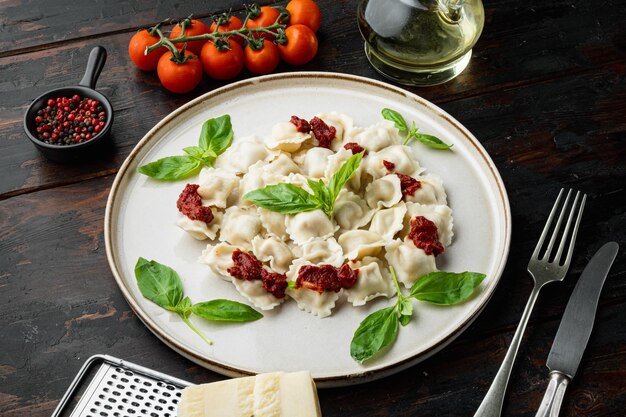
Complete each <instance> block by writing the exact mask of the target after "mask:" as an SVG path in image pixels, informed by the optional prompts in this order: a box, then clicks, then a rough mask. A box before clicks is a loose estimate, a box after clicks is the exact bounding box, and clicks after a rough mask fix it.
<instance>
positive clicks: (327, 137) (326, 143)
mask: <svg viewBox="0 0 626 417" xmlns="http://www.w3.org/2000/svg"><path fill="white" fill-rule="evenodd" d="M309 123H310V124H311V131H313V134H314V135H315V138H316V139H317V140H318V141H319V142H320V147H322V148H326V149H330V142H332V140H333V139H334V138H335V135H336V134H337V129H335V128H334V127H333V126H328V125H327V124H326V123H324V121H323V120H322V119H320V118H319V117H314V118H312V119H311V121H310V122H309Z"/></svg>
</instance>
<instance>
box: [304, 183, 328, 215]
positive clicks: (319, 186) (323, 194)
mask: <svg viewBox="0 0 626 417" xmlns="http://www.w3.org/2000/svg"><path fill="white" fill-rule="evenodd" d="M307 183H308V184H309V187H311V190H313V194H314V196H315V198H317V199H318V200H319V201H320V202H321V203H322V210H324V212H325V213H326V214H327V215H328V216H330V215H331V214H332V205H333V202H332V201H331V198H330V192H329V191H328V187H326V184H324V181H322V180H318V181H313V180H311V179H307Z"/></svg>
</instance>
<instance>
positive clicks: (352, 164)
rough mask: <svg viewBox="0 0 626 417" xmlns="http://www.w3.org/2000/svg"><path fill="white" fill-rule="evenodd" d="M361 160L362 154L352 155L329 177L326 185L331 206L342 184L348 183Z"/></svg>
mask: <svg viewBox="0 0 626 417" xmlns="http://www.w3.org/2000/svg"><path fill="white" fill-rule="evenodd" d="M361 159H363V152H359V153H357V154H354V155H352V156H351V157H350V158H348V160H347V161H346V162H344V164H343V165H342V166H341V168H339V170H338V171H337V172H335V174H334V175H333V176H332V177H331V179H330V182H329V183H328V190H329V191H330V200H331V206H334V203H335V200H336V199H337V196H338V195H339V191H341V188H343V186H344V184H345V183H346V182H348V180H349V179H350V177H352V174H354V171H356V170H357V169H358V168H359V165H360V164H361Z"/></svg>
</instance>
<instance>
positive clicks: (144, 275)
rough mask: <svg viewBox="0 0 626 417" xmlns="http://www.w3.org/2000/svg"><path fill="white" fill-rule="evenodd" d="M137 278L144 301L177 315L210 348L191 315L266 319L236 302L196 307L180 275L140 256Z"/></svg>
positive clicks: (136, 266)
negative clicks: (185, 293) (185, 292)
mask: <svg viewBox="0 0 626 417" xmlns="http://www.w3.org/2000/svg"><path fill="white" fill-rule="evenodd" d="M135 278H136V279H137V286H138V287H139V291H141V294H142V295H143V296H144V297H145V298H147V299H148V300H150V301H152V302H153V303H155V304H156V305H158V306H160V307H163V308H164V309H166V310H169V311H172V312H175V313H177V314H178V315H179V316H180V318H181V319H182V320H183V322H185V324H187V326H189V327H190V328H191V330H193V331H194V332H195V333H196V334H198V336H200V337H201V338H202V340H204V341H205V342H206V343H207V344H209V345H212V344H213V342H211V340H209V339H207V338H206V336H204V335H203V334H202V333H201V332H200V331H199V330H198V329H197V328H196V326H194V325H193V323H192V322H191V321H190V320H189V316H191V314H194V315H196V316H198V317H202V318H204V319H206V320H212V321H226V322H246V321H254V320H258V319H260V318H261V317H263V315H262V314H261V313H259V312H258V311H256V310H254V309H253V308H251V307H250V306H247V305H245V304H242V303H238V302H236V301H230V300H222V299H218V300H211V301H205V302H201V303H196V304H193V303H192V302H191V300H190V299H189V297H185V295H184V292H183V283H182V281H181V280H180V277H179V276H178V273H177V272H176V271H174V270H173V269H172V268H170V267H169V266H166V265H163V264H160V263H158V262H156V261H148V260H146V259H144V258H141V257H140V258H139V259H138V260H137V264H136V265H135Z"/></svg>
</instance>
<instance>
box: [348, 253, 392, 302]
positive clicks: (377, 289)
mask: <svg viewBox="0 0 626 417" xmlns="http://www.w3.org/2000/svg"><path fill="white" fill-rule="evenodd" d="M350 266H351V267H352V268H353V269H358V270H359V275H358V279H357V281H356V284H355V285H354V287H352V288H349V289H344V290H343V292H344V294H345V295H346V296H347V297H348V301H349V302H351V303H352V305H353V306H362V305H365V303H367V302H368V301H370V300H372V299H374V298H376V297H387V298H390V297H392V296H393V295H394V294H395V293H396V289H395V286H394V285H393V281H392V279H391V274H390V273H389V271H388V270H387V268H386V267H385V266H384V264H383V261H381V260H380V259H378V258H374V257H371V256H366V257H365V258H363V259H362V260H360V261H357V262H355V263H352V264H350Z"/></svg>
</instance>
